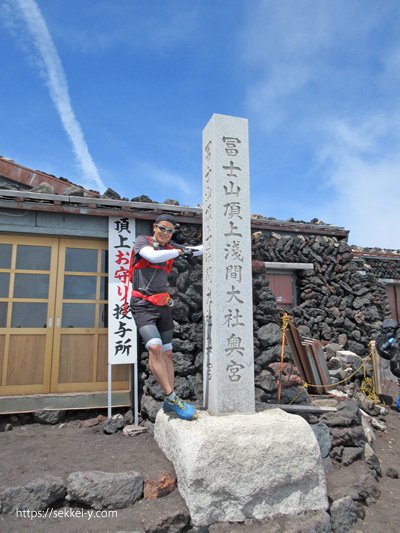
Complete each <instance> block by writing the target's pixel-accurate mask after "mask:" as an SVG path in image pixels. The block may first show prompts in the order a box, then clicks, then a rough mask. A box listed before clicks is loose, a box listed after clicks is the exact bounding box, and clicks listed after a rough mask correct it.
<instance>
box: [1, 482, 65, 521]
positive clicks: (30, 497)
mask: <svg viewBox="0 0 400 533" xmlns="http://www.w3.org/2000/svg"><path fill="white" fill-rule="evenodd" d="M64 496H65V486H64V483H63V480H62V479H61V478H58V477H47V478H43V479H35V480H34V481H31V482H30V483H27V484H26V485H23V486H18V487H10V488H8V489H5V490H3V491H2V492H0V512H2V513H4V514H9V513H15V512H16V511H17V510H19V511H21V510H30V511H43V510H44V509H46V508H47V507H49V506H50V505H52V504H53V503H55V502H57V501H59V500H63V499H64Z"/></svg>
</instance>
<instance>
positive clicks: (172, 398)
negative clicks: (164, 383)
mask: <svg viewBox="0 0 400 533" xmlns="http://www.w3.org/2000/svg"><path fill="white" fill-rule="evenodd" d="M175 398H176V393H175V391H174V390H173V391H172V392H171V394H168V395H167V396H166V397H165V399H166V400H168V401H169V402H173V401H174V400H175Z"/></svg>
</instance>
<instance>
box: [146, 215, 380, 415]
mask: <svg viewBox="0 0 400 533" xmlns="http://www.w3.org/2000/svg"><path fill="white" fill-rule="evenodd" d="M175 240H176V241H177V242H187V243H189V244H199V243H200V242H201V231H200V228H199V226H196V225H187V226H183V227H182V228H181V230H180V233H178V234H177V235H176V236H175ZM252 252H253V260H254V263H253V267H254V271H253V303H254V307H253V309H254V356H255V374H256V376H255V377H256V399H257V400H258V401H262V402H273V401H276V399H277V384H276V379H275V372H276V371H277V367H278V366H279V365H276V363H278V362H279V360H280V353H281V338H282V337H281V317H282V314H283V312H284V311H285V310H286V311H288V312H289V314H290V315H292V316H293V317H294V319H295V321H296V324H297V326H298V327H299V331H300V333H301V334H302V335H306V336H310V337H313V338H316V339H319V340H321V342H322V344H328V343H333V342H337V343H339V344H340V345H341V346H342V347H343V348H345V349H347V350H351V351H353V352H355V353H356V354H358V355H360V356H365V355H367V353H368V343H369V341H370V340H371V339H374V338H375V337H376V336H377V333H378V330H379V328H380V324H381V321H382V320H383V319H384V318H385V316H386V315H387V313H388V303H387V296H386V291H385V289H384V287H383V285H381V284H379V283H377V281H376V278H375V277H374V276H373V275H372V274H370V273H367V274H365V275H363V274H361V273H360V272H359V271H358V266H357V263H356V262H355V261H354V259H353V255H352V253H351V248H350V246H349V245H348V244H347V242H346V241H345V240H344V239H341V240H339V239H337V238H335V237H327V236H320V235H311V234H308V235H306V234H305V235H289V234H283V233H282V234H277V233H272V234H270V235H264V234H262V233H261V232H257V233H255V234H253V248H252ZM265 261H268V262H295V263H313V265H314V269H313V270H300V271H298V272H297V273H296V278H297V301H296V305H295V306H294V307H293V308H287V309H284V308H278V307H277V306H276V304H275V297H274V295H273V294H272V292H271V291H270V289H269V288H268V285H269V283H268V279H267V277H266V273H265V269H264V265H263V262H265ZM170 285H171V295H172V297H173V299H174V301H175V305H174V307H173V308H172V311H173V317H174V320H175V334H174V360H175V370H176V392H177V394H178V395H179V396H181V397H182V398H184V399H188V400H192V401H196V400H197V401H199V402H201V401H202V375H203V354H202V345H203V322H202V319H203V316H202V261H201V259H200V258H193V259H183V258H182V259H179V260H176V261H175V263H174V268H173V271H172V275H171V278H170ZM290 360H291V358H290V353H289V352H288V350H287V349H286V351H285V361H286V362H289V361H290ZM142 370H143V372H142V380H143V382H142V383H143V392H144V395H143V398H142V413H143V414H144V416H146V417H147V418H149V419H150V420H152V419H154V416H155V414H156V412H157V410H158V409H159V406H160V403H159V402H161V400H162V399H163V394H162V391H161V389H160V387H159V385H158V384H157V382H156V381H155V379H154V378H153V377H152V376H151V375H150V374H149V372H148V368H147V354H146V353H145V352H143V353H142ZM281 400H282V401H283V402H284V403H285V402H289V401H293V400H294V401H295V402H296V403H302V402H304V401H306V400H307V393H306V391H305V390H304V389H303V388H302V387H301V386H300V380H299V378H298V376H297V375H296V374H295V373H293V375H291V376H289V378H288V379H287V380H286V383H285V384H284V385H283V388H282V394H281Z"/></svg>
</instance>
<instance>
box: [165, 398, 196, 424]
mask: <svg viewBox="0 0 400 533" xmlns="http://www.w3.org/2000/svg"><path fill="white" fill-rule="evenodd" d="M163 410H164V413H171V412H173V413H175V414H176V416H177V417H178V418H181V419H182V420H192V419H193V418H194V414H195V409H194V407H193V405H190V403H185V402H184V401H182V400H181V399H180V398H178V396H177V397H176V398H175V400H173V401H171V402H170V401H169V400H164V402H163Z"/></svg>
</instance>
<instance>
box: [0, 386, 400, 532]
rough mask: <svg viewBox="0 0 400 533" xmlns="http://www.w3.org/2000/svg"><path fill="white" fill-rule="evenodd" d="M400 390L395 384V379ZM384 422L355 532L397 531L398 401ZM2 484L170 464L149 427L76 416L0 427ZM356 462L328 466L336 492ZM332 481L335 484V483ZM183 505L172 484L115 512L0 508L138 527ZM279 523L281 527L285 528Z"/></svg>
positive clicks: (37, 527) (101, 525) (35, 524)
mask: <svg viewBox="0 0 400 533" xmlns="http://www.w3.org/2000/svg"><path fill="white" fill-rule="evenodd" d="M391 392H392V393H393V396H394V397H395V398H397V389H396V388H395V387H393V391H389V393H391ZM386 425H387V430H386V431H384V432H379V431H375V434H376V441H375V451H376V453H377V455H378V457H379V458H380V460H381V462H382V467H383V477H382V478H381V480H380V483H379V488H380V490H381V493H382V495H381V497H380V499H379V500H378V502H377V503H376V504H373V505H372V506H371V507H369V508H368V509H367V512H366V516H365V519H364V520H362V521H358V522H357V524H356V525H355V526H354V527H353V529H352V533H360V532H362V533H376V532H380V533H386V532H387V533H392V532H395V531H398V527H399V526H398V517H399V509H400V479H392V478H389V477H388V476H386V474H385V472H386V470H387V468H389V467H392V468H395V469H396V470H397V471H398V472H399V473H400V452H399V444H400V418H399V414H398V413H397V410H396V409H395V406H394V405H393V406H392V407H389V414H388V415H387V416H386ZM0 450H1V451H0V491H1V490H2V489H4V488H7V487H12V486H17V485H23V484H26V483H28V482H29V481H33V480H34V479H36V478H39V477H43V476H44V475H50V474H51V475H55V476H61V477H62V478H63V479H66V478H67V477H68V474H70V473H71V472H74V471H78V470H101V471H104V472H126V471H128V470H135V471H138V472H140V473H141V474H143V475H144V476H147V477H148V478H150V479H154V478H155V477H156V476H157V474H159V473H161V472H174V468H173V465H172V464H171V463H170V462H169V461H168V460H167V459H166V458H165V456H164V455H163V453H162V452H161V450H160V449H159V448H158V446H157V444H156V442H155V441H154V439H153V437H152V436H151V435H150V434H149V433H145V434H141V435H137V436H135V437H125V436H123V435H122V433H121V432H119V433H117V434H115V435H104V434H103V433H102V431H101V426H95V427H89V428H85V427H81V422H80V421H79V420H70V421H67V422H66V423H63V424H58V425H56V426H46V425H41V424H26V425H21V426H15V427H14V428H13V430H12V431H7V432H3V433H0ZM357 469H358V463H354V464H353V465H351V467H347V468H341V469H337V468H332V469H331V470H330V472H329V474H328V485H329V486H330V487H331V490H333V491H335V492H336V493H337V494H340V493H342V495H346V494H347V493H348V492H347V489H348V488H349V487H350V486H351V484H352V483H353V482H354V481H355V480H356V479H357V478H358V472H357ZM332 487H333V488H332ZM179 512H182V513H185V512H186V513H187V509H186V506H185V503H184V501H183V499H182V498H181V496H180V495H179V491H178V490H176V491H174V492H173V493H172V494H170V495H169V496H167V497H164V498H161V499H159V500H153V501H150V500H141V501H140V502H138V503H136V504H135V505H134V506H132V507H130V508H127V509H120V510H118V511H117V513H118V514H117V517H115V516H113V517H101V518H100V517H99V518H95V517H94V516H93V517H92V518H90V519H89V517H88V516H87V514H86V515H85V516H84V517H80V518H78V517H74V516H68V514H67V516H64V517H61V516H59V517H56V518H55V517H52V518H49V517H47V518H34V519H32V520H30V519H28V518H22V517H21V518H17V517H16V516H7V515H0V532H20V531H21V532H22V531H33V532H36V531H37V532H57V533H58V532H61V531H63V532H65V531H67V532H70V531H71V532H92V531H93V532H97V531H102V532H106V531H109V532H117V531H118V532H123V531H124V532H128V531H129V532H139V531H142V532H143V531H144V530H145V529H148V528H151V527H156V526H157V524H160V523H161V522H162V521H163V519H165V518H167V517H168V516H170V515H171V514H179ZM218 531H221V532H231V531H232V532H235V533H236V532H242V531H249V532H259V533H269V532H271V533H272V531H275V532H276V531H277V529H276V528H275V527H273V525H272V524H271V525H261V524H257V525H256V524H254V525H253V524H246V525H234V524H224V525H222V524H221V525H216V526H213V527H212V528H210V532H211V533H214V532H218ZM280 531H282V532H283V530H282V529H280Z"/></svg>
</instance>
